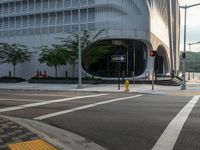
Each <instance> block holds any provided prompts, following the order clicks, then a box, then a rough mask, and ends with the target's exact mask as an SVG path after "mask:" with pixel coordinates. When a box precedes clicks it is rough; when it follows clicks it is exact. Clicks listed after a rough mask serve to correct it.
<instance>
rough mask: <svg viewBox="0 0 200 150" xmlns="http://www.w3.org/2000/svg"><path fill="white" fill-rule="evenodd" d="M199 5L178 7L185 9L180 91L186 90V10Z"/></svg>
mask: <svg viewBox="0 0 200 150" xmlns="http://www.w3.org/2000/svg"><path fill="white" fill-rule="evenodd" d="M198 5H200V3H197V4H194V5H189V6H187V5H185V6H180V8H183V9H185V21H184V52H183V83H182V85H181V90H186V83H185V82H186V78H185V61H186V60H185V59H186V30H187V24H186V19H187V9H188V8H191V7H195V6H198Z"/></svg>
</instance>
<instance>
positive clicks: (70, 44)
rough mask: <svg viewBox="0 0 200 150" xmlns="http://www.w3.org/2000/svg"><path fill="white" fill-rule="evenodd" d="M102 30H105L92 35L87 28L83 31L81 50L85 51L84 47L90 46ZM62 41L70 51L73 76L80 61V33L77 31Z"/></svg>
mask: <svg viewBox="0 0 200 150" xmlns="http://www.w3.org/2000/svg"><path fill="white" fill-rule="evenodd" d="M102 32H103V30H100V31H98V32H97V33H95V34H94V35H93V36H92V34H91V33H89V32H88V31H87V30H85V31H83V32H82V34H81V50H82V51H83V50H84V49H86V48H88V47H89V46H90V45H91V43H92V40H95V39H96V38H97V37H98V36H99V35H100V34H101V33H102ZM61 43H62V44H63V46H64V47H65V48H66V49H67V50H68V51H69V60H68V61H69V64H70V65H72V77H73V76H74V68H75V65H76V64H77V62H78V34H77V33H75V34H72V35H71V36H69V37H68V38H67V39H63V40H62V41H61ZM83 56H86V55H82V57H83ZM87 56H88V55H87ZM88 58H90V57H87V58H86V59H88Z"/></svg>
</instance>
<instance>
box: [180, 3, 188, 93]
mask: <svg viewBox="0 0 200 150" xmlns="http://www.w3.org/2000/svg"><path fill="white" fill-rule="evenodd" d="M184 9H185V22H184V55H185V56H184V58H183V83H182V85H181V90H186V83H185V82H186V78H185V59H186V58H185V57H186V19H187V5H185V7H184Z"/></svg>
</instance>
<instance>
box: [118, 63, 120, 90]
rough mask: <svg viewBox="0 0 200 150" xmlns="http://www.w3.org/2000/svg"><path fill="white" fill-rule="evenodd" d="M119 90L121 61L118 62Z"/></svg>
mask: <svg viewBox="0 0 200 150" xmlns="http://www.w3.org/2000/svg"><path fill="white" fill-rule="evenodd" d="M118 90H120V62H118Z"/></svg>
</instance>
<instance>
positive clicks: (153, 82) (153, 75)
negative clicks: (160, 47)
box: [152, 56, 155, 90]
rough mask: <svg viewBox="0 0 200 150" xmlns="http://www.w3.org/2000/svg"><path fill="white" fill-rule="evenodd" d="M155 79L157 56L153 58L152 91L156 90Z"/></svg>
mask: <svg viewBox="0 0 200 150" xmlns="http://www.w3.org/2000/svg"><path fill="white" fill-rule="evenodd" d="M154 77H155V56H154V57H153V71H152V90H154V84H155V81H154V79H155V78H154Z"/></svg>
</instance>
